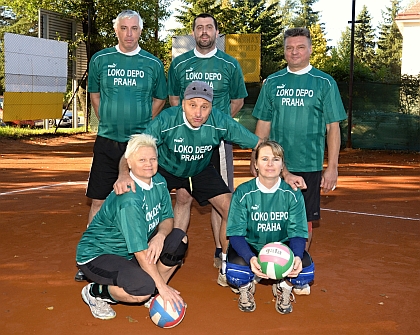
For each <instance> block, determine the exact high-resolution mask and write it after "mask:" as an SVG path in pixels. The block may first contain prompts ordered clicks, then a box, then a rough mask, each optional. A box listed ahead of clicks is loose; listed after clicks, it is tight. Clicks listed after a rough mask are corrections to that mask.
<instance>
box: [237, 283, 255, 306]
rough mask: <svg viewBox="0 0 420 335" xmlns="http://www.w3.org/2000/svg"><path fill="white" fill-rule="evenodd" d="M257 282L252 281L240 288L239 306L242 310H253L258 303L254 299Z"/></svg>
mask: <svg viewBox="0 0 420 335" xmlns="http://www.w3.org/2000/svg"><path fill="white" fill-rule="evenodd" d="M254 293H255V284H254V282H250V283H248V284H246V285H245V286H241V287H240V288H239V299H238V307H239V310H240V311H241V312H253V311H255V308H257V305H256V303H255V300H254Z"/></svg>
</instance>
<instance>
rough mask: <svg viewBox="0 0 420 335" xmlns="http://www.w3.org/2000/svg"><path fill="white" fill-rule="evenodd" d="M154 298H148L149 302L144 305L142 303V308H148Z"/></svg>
mask: <svg viewBox="0 0 420 335" xmlns="http://www.w3.org/2000/svg"><path fill="white" fill-rule="evenodd" d="M154 297H155V296H154V295H152V296H151V297H150V298H149V300H147V301H146V302H145V303H144V307H146V308H150V304H151V303H152V300H153V298H154Z"/></svg>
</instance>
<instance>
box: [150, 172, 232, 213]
mask: <svg viewBox="0 0 420 335" xmlns="http://www.w3.org/2000/svg"><path fill="white" fill-rule="evenodd" d="M158 172H159V173H160V174H161V175H162V176H163V177H165V179H166V183H167V184H168V190H169V191H172V190H173V189H176V190H178V189H180V188H185V189H186V190H187V192H188V193H189V194H191V196H192V197H193V198H194V199H195V200H197V202H198V203H199V204H200V206H205V205H208V204H209V201H208V200H209V199H211V198H214V197H216V196H218V195H220V194H225V193H231V192H230V190H229V188H228V187H227V186H226V184H225V182H224V181H223V179H222V177H221V176H220V174H219V173H218V172H217V171H216V169H215V168H214V166H213V165H212V164H209V165H208V166H207V167H206V168H205V169H204V170H203V171H201V172H200V173H199V174H197V175H195V176H193V177H189V178H183V177H176V176H174V175H173V174H171V173H169V172H168V171H166V170H165V169H163V168H162V167H160V166H159V169H158Z"/></svg>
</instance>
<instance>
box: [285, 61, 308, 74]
mask: <svg viewBox="0 0 420 335" xmlns="http://www.w3.org/2000/svg"><path fill="white" fill-rule="evenodd" d="M311 69H312V65H311V64H309V65H308V66H307V67H305V68H303V69H302V70H299V71H296V72H293V71H290V69H289V67H287V72H289V73H293V74H297V75H301V74H306V73H308V72H309V71H311Z"/></svg>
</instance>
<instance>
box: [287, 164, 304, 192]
mask: <svg viewBox="0 0 420 335" xmlns="http://www.w3.org/2000/svg"><path fill="white" fill-rule="evenodd" d="M285 170H286V169H283V174H282V175H283V179H284V181H285V182H286V183H288V184H289V185H290V187H291V188H293V191H297V189H298V188H299V189H301V190H304V189H306V188H307V186H306V183H305V180H304V179H303V178H302V177H300V176H296V175H294V174H293V173H290V172H289V171H285Z"/></svg>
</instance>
